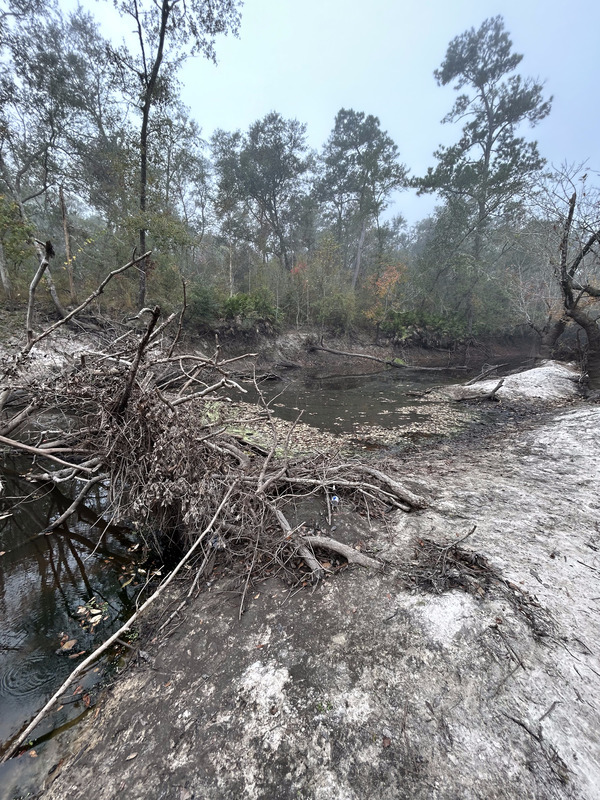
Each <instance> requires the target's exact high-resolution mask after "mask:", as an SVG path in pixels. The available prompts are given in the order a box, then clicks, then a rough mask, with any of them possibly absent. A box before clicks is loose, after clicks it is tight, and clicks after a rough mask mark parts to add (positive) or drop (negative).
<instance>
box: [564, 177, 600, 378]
mask: <svg viewBox="0 0 600 800" xmlns="http://www.w3.org/2000/svg"><path fill="white" fill-rule="evenodd" d="M584 180H585V178H584ZM573 188H574V187H573ZM566 208H567V210H566V214H563V216H562V219H561V225H560V244H559V248H558V252H559V259H560V260H559V264H558V270H557V272H558V278H559V281H560V287H561V291H562V296H563V303H564V309H565V314H566V315H567V316H568V317H569V318H570V319H572V320H573V321H574V322H576V323H577V325H579V326H580V327H581V328H582V329H583V330H584V331H585V334H586V337H587V344H588V347H587V359H586V360H587V378H588V385H589V388H590V389H592V390H593V391H598V390H600V314H599V313H598V301H599V300H600V275H599V273H600V192H598V191H591V192H582V193H581V197H580V198H578V195H577V191H573V193H572V195H571V196H570V197H569V199H568V201H567V203H566Z"/></svg>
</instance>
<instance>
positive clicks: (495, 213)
mask: <svg viewBox="0 0 600 800" xmlns="http://www.w3.org/2000/svg"><path fill="white" fill-rule="evenodd" d="M522 59H523V56H522V55H520V54H518V53H514V52H513V44H512V41H511V39H510V37H509V35H508V33H507V32H506V30H505V28H504V20H503V19H502V17H501V16H497V17H493V18H491V19H487V20H485V21H484V22H483V24H482V25H481V27H480V28H479V30H475V28H471V29H470V30H468V31H466V32H465V33H463V34H461V35H460V36H457V37H456V38H454V39H453V40H452V41H451V42H450V44H449V45H448V50H447V52H446V57H445V58H444V61H443V62H442V64H441V66H440V68H439V69H437V70H436V71H435V72H434V76H435V78H436V80H437V83H438V85H439V86H447V85H449V84H453V86H454V88H455V89H456V90H457V91H460V92H461V93H460V94H459V96H458V97H457V98H456V101H455V103H454V106H453V107H452V109H451V111H450V112H449V113H448V114H447V115H446V116H445V117H444V119H443V120H442V121H443V122H444V123H458V122H461V123H462V125H463V127H462V130H461V134H460V138H459V140H458V141H457V142H456V143H455V144H452V145H449V146H442V147H440V148H439V149H438V150H437V151H436V152H435V153H434V155H435V158H436V159H437V165H436V166H435V167H430V168H429V170H428V172H427V175H426V176H425V177H424V178H421V179H418V180H417V181H415V184H416V185H417V186H418V188H419V190H420V191H421V192H437V193H438V194H439V195H441V196H442V197H443V198H444V199H445V200H446V202H447V203H449V204H451V205H452V204H453V205H454V207H460V208H461V209H462V208H464V207H465V206H466V207H467V208H468V209H469V219H468V223H467V225H466V226H465V234H466V235H465V237H464V244H465V246H464V247H463V248H461V255H462V254H464V255H466V256H468V261H469V263H470V272H471V273H472V275H471V283H472V285H473V286H474V284H475V283H476V282H477V280H478V279H479V278H480V277H481V275H482V272H483V270H482V261H483V259H484V245H485V234H486V229H487V228H488V226H489V224H490V222H491V220H493V219H494V218H496V219H498V218H499V217H501V216H503V215H506V214H507V213H511V212H514V211H515V209H516V208H518V204H519V202H521V201H522V198H523V195H524V193H525V192H526V190H527V189H528V187H529V186H530V184H531V183H532V181H533V179H535V178H536V176H538V175H539V173H540V170H541V169H542V167H543V165H544V163H545V162H544V159H543V158H542V157H541V156H540V154H539V152H538V148H537V143H536V142H531V141H526V139H525V138H524V137H522V136H520V135H519V128H520V126H522V125H523V124H524V123H528V124H529V125H530V126H531V127H533V126H535V125H537V123H538V122H540V121H541V120H543V119H544V118H545V117H546V116H547V115H548V114H549V113H550V107H551V101H552V98H549V99H545V98H544V97H543V94H542V89H543V87H542V84H540V83H539V82H538V81H536V80H533V79H531V78H522V77H521V76H520V75H519V74H516V72H515V71H516V69H517V67H518V66H519V64H520V63H521V61H522ZM461 90H462V91H461ZM465 305H466V309H467V320H468V324H469V328H470V327H471V325H472V321H473V320H472V317H473V304H472V299H471V297H470V294H469V292H467V296H466V299H465Z"/></svg>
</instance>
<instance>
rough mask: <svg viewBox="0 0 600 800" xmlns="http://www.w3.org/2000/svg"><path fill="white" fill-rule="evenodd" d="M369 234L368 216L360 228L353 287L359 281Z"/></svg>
mask: <svg viewBox="0 0 600 800" xmlns="http://www.w3.org/2000/svg"><path fill="white" fill-rule="evenodd" d="M366 235H367V218H366V217H365V218H364V219H363V223H362V227H361V229H360V238H359V240H358V249H357V251H356V264H355V266H354V275H353V276H352V288H353V289H356V284H357V283H358V276H359V275H360V264H361V260H362V250H363V245H364V243H365V236H366Z"/></svg>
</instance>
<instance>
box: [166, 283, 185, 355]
mask: <svg viewBox="0 0 600 800" xmlns="http://www.w3.org/2000/svg"><path fill="white" fill-rule="evenodd" d="M181 286H182V288H183V308H182V309H181V313H180V315H179V324H178V326H177V333H176V334H175V338H174V339H173V341H172V342H171V346H170V347H169V352H168V353H167V358H171V356H172V355H173V350H175V345H176V344H177V342H178V341H179V337H180V336H181V326H182V323H183V317H184V314H185V311H186V309H187V293H186V286H187V284H186V282H185V280H184V279H183V278H182V279H181Z"/></svg>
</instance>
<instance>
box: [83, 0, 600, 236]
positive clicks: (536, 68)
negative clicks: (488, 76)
mask: <svg viewBox="0 0 600 800" xmlns="http://www.w3.org/2000/svg"><path fill="white" fill-rule="evenodd" d="M86 5H87V6H88V7H89V8H91V10H92V11H93V12H94V13H95V14H97V15H99V12H100V11H105V10H106V5H105V4H104V3H99V4H96V3H86ZM103 7H104V8H103ZM497 14H502V16H503V17H504V20H505V25H506V29H507V30H508V32H509V34H510V36H511V38H512V41H513V44H514V49H515V51H516V52H518V53H521V54H523V55H524V58H523V61H522V62H521V65H520V67H519V72H520V73H521V74H522V75H523V76H531V77H535V78H539V79H540V80H541V81H543V82H544V83H545V89H546V94H547V95H553V96H554V103H553V108H552V112H551V114H550V116H549V117H548V118H547V119H546V120H544V121H543V122H541V123H540V124H539V125H538V126H537V127H536V128H535V129H533V130H528V131H527V133H526V135H527V136H530V137H532V138H535V139H537V140H538V142H539V146H540V151H541V153H542V155H543V156H544V157H545V158H546V159H547V160H548V162H549V163H551V164H555V165H557V166H558V165H560V164H561V163H563V162H565V161H566V162H569V163H571V162H582V161H586V160H587V161H588V167H589V168H590V169H600V119H599V117H600V106H599V104H598V90H599V86H600V47H599V38H598V31H599V30H600V2H599V0H568V2H565V0H495V1H494V0H368V2H364V0H363V2H359V0H354V1H353V2H350V1H349V0H301V1H299V0H246V2H245V4H244V7H243V10H242V24H241V30H240V37H239V39H234V38H232V37H228V38H221V39H219V40H218V41H217V46H216V49H217V56H218V65H217V66H214V65H212V64H211V63H209V62H207V61H205V60H202V59H193V60H191V61H189V62H188V63H187V65H186V66H185V67H184V69H183V71H182V73H181V78H182V81H183V99H184V102H185V103H186V104H187V105H188V106H189V107H190V108H191V109H192V113H193V116H194V117H195V118H196V119H197V121H198V122H199V124H200V125H201V126H202V129H203V134H204V136H205V137H206V138H209V137H210V134H211V133H212V132H213V130H215V128H224V129H226V130H235V129H237V128H240V129H242V130H244V129H246V128H247V127H248V126H249V125H250V124H251V123H252V122H254V121H255V120H257V119H259V118H261V117H263V116H264V115H265V114H267V113H268V112H269V111H273V110H274V111H278V112H280V113H281V114H282V115H283V116H284V117H286V118H295V119H298V120H300V121H301V122H304V123H306V125H307V134H308V140H309V143H310V145H311V146H312V147H314V148H316V149H320V148H321V146H322V144H323V143H324V141H325V140H326V139H327V136H328V135H329V132H330V131H331V128H332V127H333V122H334V118H335V115H336V113H337V111H338V110H339V109H340V108H353V109H355V110H356V111H364V112H366V113H367V114H374V115H376V116H377V117H379V119H380V120H381V125H382V128H383V129H384V130H387V132H388V133H389V134H390V135H391V137H392V138H393V139H394V141H395V142H396V144H397V145H398V147H399V150H400V154H401V159H402V161H403V162H404V163H405V164H407V166H408V167H409V168H410V169H411V171H412V173H413V174H421V173H423V172H424V171H425V170H426V169H427V167H428V166H431V165H433V163H434V159H433V151H434V150H435V148H436V147H437V145H439V144H440V143H443V142H445V143H449V142H451V141H454V140H456V138H457V133H456V129H455V130H452V127H451V126H450V125H441V124H440V122H441V119H442V117H443V116H444V115H445V114H446V113H447V112H448V111H449V110H450V108H451V106H452V104H453V102H454V98H455V92H454V91H453V89H452V88H450V87H444V88H440V87H438V86H437V84H436V82H435V80H434V78H433V71H434V69H436V68H437V67H438V66H439V65H440V64H441V62H442V60H443V58H444V55H445V52H446V48H447V46H448V43H449V42H450V40H451V39H453V38H454V37H455V36H457V35H459V34H461V33H462V32H463V31H465V30H467V29H468V28H471V27H475V28H479V26H480V25H481V23H482V22H483V20H484V19H486V18H488V17H491V16H495V15H497ZM112 34H113V35H114V34H115V30H114V27H113V30H112ZM431 208H432V200H431V199H430V198H420V199H417V198H416V197H415V196H414V193H412V192H404V193H403V194H402V195H400V196H399V197H398V198H397V201H396V203H395V206H394V209H393V210H394V212H395V213H402V214H403V215H404V216H405V217H406V218H407V219H408V221H409V222H411V223H412V222H415V221H416V220H418V219H419V218H421V217H422V216H424V215H425V214H427V213H428V212H429V210H430V209H431Z"/></svg>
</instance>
